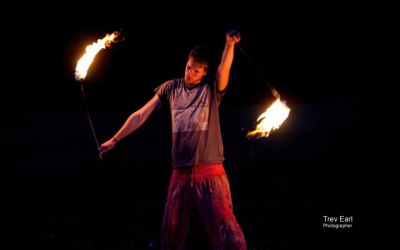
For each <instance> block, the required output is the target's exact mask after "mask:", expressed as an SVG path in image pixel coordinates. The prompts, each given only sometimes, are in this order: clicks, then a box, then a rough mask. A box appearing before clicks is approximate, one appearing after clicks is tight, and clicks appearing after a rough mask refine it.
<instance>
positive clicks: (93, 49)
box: [75, 31, 120, 81]
mask: <svg viewBox="0 0 400 250" xmlns="http://www.w3.org/2000/svg"><path fill="white" fill-rule="evenodd" d="M119 34H120V33H119V32H118V31H115V32H114V33H112V34H111V35H110V34H107V35H106V36H105V37H104V38H103V39H98V40H97V42H96V43H93V44H92V45H89V46H87V47H86V53H85V54H84V55H83V56H82V57H81V59H79V61H78V63H77V65H76V69H75V80H77V81H80V80H83V79H85V77H86V74H87V71H88V69H89V66H90V64H91V63H92V62H93V59H94V57H95V56H96V55H97V53H98V52H99V51H100V50H101V49H105V48H106V47H109V46H110V45H111V42H116V40H115V39H116V38H117V37H118V36H119Z"/></svg>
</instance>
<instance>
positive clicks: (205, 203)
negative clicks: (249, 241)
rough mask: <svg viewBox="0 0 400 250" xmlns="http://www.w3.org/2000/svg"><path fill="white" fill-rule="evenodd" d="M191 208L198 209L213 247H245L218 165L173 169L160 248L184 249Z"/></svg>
mask: <svg viewBox="0 0 400 250" xmlns="http://www.w3.org/2000/svg"><path fill="white" fill-rule="evenodd" d="M193 209H197V210H198V212H199V214H200V217H201V219H202V221H203V222H204V225H205V228H206V230H207V235H208V237H209V239H210V243H211V246H212V247H213V249H214V250H228V249H229V250H231V249H232V250H233V249H235V250H245V249H247V248H246V241H245V238H244V235H243V232H242V229H241V227H240V226H239V224H238V222H237V221H236V218H235V216H234V214H233V209H232V198H231V191H230V187H229V181H228V178H227V175H226V173H225V170H224V167H223V165H222V164H207V165H199V166H195V167H190V168H181V169H180V168H174V169H173V172H172V176H171V179H170V183H169V188H168V194H167V202H166V206H165V211H164V218H163V224H162V230H161V246H162V249H163V250H177V249H179V250H182V249H186V243H187V239H188V234H189V228H190V223H191V215H192V211H193Z"/></svg>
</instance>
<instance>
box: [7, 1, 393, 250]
mask: <svg viewBox="0 0 400 250" xmlns="http://www.w3.org/2000/svg"><path fill="white" fill-rule="evenodd" d="M152 5H154V6H152ZM229 5H230V7H227V9H225V10H224V9H223V8H222V7H218V8H217V7H215V6H213V5H207V4H206V3H205V2H202V3H201V4H200V2H199V5H197V4H193V6H192V5H184V4H183V5H180V6H178V7H176V8H174V6H172V5H170V4H169V3H164V4H162V5H160V4H158V3H147V4H145V6H146V7H139V6H135V3H133V2H132V3H129V4H128V3H126V4H120V3H117V2H109V3H107V5H103V6H98V7H94V8H92V9H91V8H89V7H88V6H81V5H80V4H77V3H76V4H73V3H71V2H69V3H60V4H59V6H56V5H54V6H45V5H44V4H43V5H41V4H38V3H35V5H33V4H32V6H24V8H23V9H22V8H14V9H13V10H12V11H13V13H15V15H13V16H12V18H10V19H9V20H6V21H3V24H5V26H6V30H3V32H4V33H3V36H6V37H7V39H3V40H6V41H5V42H6V45H4V46H3V52H5V55H6V57H5V59H6V60H4V58H3V64H7V66H6V67H5V68H4V66H3V70H4V69H5V72H4V73H3V77H2V79H3V87H2V88H3V90H2V93H3V94H4V98H2V108H3V109H4V111H3V112H2V113H3V115H2V127H3V133H2V134H1V141H2V153H3V160H4V161H3V163H2V164H1V167H0V174H1V182H0V183H1V190H2V192H1V197H2V211H3V212H2V218H1V221H2V224H3V225H4V226H5V227H6V228H7V230H6V234H5V236H6V237H5V238H6V239H7V240H5V241H3V242H2V243H1V244H7V247H5V248H4V249H12V248H15V249H27V247H33V246H35V247H36V246H37V247H39V248H38V249H158V247H159V246H158V240H159V237H160V228H161V220H162V215H163V209H164V203H165V198H166V191H167V185H168V181H169V177H170V172H171V159H170V150H171V148H170V146H171V125H170V117H169V111H168V108H165V107H164V108H163V109H161V110H159V111H157V112H156V113H154V114H153V115H152V116H151V117H150V119H149V120H148V121H147V122H146V123H145V124H144V125H143V126H142V127H141V128H140V129H139V130H137V131H136V132H135V133H133V134H131V135H130V136H129V137H127V138H126V139H124V140H123V141H121V142H120V143H119V144H118V146H117V147H116V148H115V149H114V150H113V151H112V152H110V153H109V154H108V155H107V156H106V158H105V159H104V160H100V159H99V158H98V156H97V153H96V143H95V140H94V137H93V134H92V132H91V129H90V125H89V121H88V117H87V115H86V110H85V109H86V107H87V108H88V110H89V112H90V115H91V118H92V121H93V125H94V128H95V131H96V134H97V137H98V140H99V142H100V143H102V142H103V141H105V140H107V139H109V138H110V137H111V136H112V135H113V134H114V133H115V132H116V131H117V130H118V129H119V128H120V126H121V125H122V124H123V122H124V121H125V119H126V118H127V117H128V116H129V115H130V114H131V113H132V112H133V111H135V110H137V109H138V108H140V107H141V106H142V105H144V104H145V102H146V101H148V100H149V99H150V98H151V97H152V96H153V95H154V92H153V89H154V88H155V87H157V86H158V85H159V84H161V83H163V82H164V81H166V80H169V79H171V78H175V77H181V76H183V73H184V67H185V64H186V59H187V55H188V53H189V51H190V49H191V48H192V47H194V46H195V45H198V44H206V45H208V46H209V47H210V48H211V49H212V50H213V52H214V55H215V61H216V63H217V62H218V60H219V59H220V56H221V53H222V49H223V46H224V42H225V40H224V39H225V32H226V31H228V30H230V29H233V28H235V29H238V30H239V31H240V32H241V35H242V40H241V42H240V44H239V46H240V48H242V50H240V49H238V48H236V51H235V59H234V63H233V66H232V69H231V78H230V83H229V87H228V91H227V93H226V95H225V97H224V99H223V102H222V103H221V106H220V120H221V130H222V134H223V140H224V144H225V158H226V160H225V162H224V165H225V168H226V171H227V173H228V177H229V179H230V183H231V191H232V195H233V205H234V212H235V215H236V217H237V219H238V221H239V223H240V224H241V226H242V228H243V231H244V234H245V236H246V239H247V244H248V247H249V249H357V247H358V246H359V244H360V238H359V236H357V235H359V233H360V232H361V231H362V230H364V229H365V227H367V226H368V225H369V224H370V223H372V220H373V219H372V217H373V216H372V215H370V214H369V215H368V214H367V213H366V211H365V209H364V202H365V201H366V197H368V196H373V194H372V193H373V191H372V190H371V189H372V188H371V187H370V186H369V185H366V184H367V182H369V181H368V178H367V177H365V176H366V175H367V174H368V176H369V174H371V173H372V172H371V170H370V169H369V167H368V166H371V165H373V166H376V168H379V167H380V166H383V165H386V164H388V162H389V158H388V157H387V156H388V155H390V154H394V152H395V151H394V149H393V148H392V147H391V146H390V145H389V138H391V137H392V136H393V134H394V131H395V128H397V127H398V125H399V122H398V120H397V121H391V122H388V123H386V124H385V125H384V127H383V128H382V127H381V125H382V124H381V121H382V120H384V121H385V120H386V121H387V119H389V117H390V116H392V114H393V112H394V110H396V107H398V104H396V103H395V101H394V100H393V99H390V98H385V97H386V96H387V95H390V93H388V94H387V95H385V96H383V95H381V90H382V89H388V88H387V87H388V86H385V84H386V83H384V82H374V83H373V84H367V82H366V78H368V79H371V78H372V77H375V75H374V70H371V68H368V67H364V66H365V65H366V64H368V62H373V60H372V56H373V52H372V51H370V50H369V49H368V48H370V46H371V44H370V40H369V37H370V32H371V27H374V26H373V24H374V22H373V20H371V19H370V18H369V16H368V15H364V14H363V12H362V11H360V9H358V8H355V7H351V6H323V5H320V6H318V5H317V6H315V5H314V6H311V5H310V6H307V5H305V4H302V5H301V6H300V5H293V6H290V5H288V6H274V5H272V4H268V3H266V6H265V7H262V8H261V6H257V4H254V5H251V6H243V5H239V4H233V3H230V4H229ZM326 5H328V4H326ZM115 6H118V7H117V8H116V7H115ZM118 30H120V31H121V32H122V36H123V37H124V40H123V41H122V42H119V43H114V44H112V45H111V46H110V47H109V48H107V49H105V50H101V51H100V52H99V53H98V54H97V56H96V57H95V59H94V62H93V63H92V65H91V67H90V69H89V71H88V75H87V77H86V78H85V80H84V85H85V93H86V98H87V102H83V100H82V95H81V92H80V86H79V84H78V82H76V81H75V79H74V72H75V66H76V63H77V61H78V59H79V58H80V57H81V56H82V55H83V53H84V51H85V47H86V46H87V45H90V44H92V43H93V42H96V41H97V39H101V38H103V37H104V36H105V35H106V34H110V33H112V32H114V31H118ZM366 40H367V41H369V42H365V41H366ZM3 42H4V41H3ZM243 52H244V53H243ZM259 72H261V74H259ZM267 82H268V83H270V84H272V85H273V86H274V87H275V88H276V89H277V91H278V92H279V93H280V95H281V98H282V100H284V101H286V104H287V105H288V106H289V108H291V112H290V115H289V117H288V119H287V120H286V121H285V122H284V124H282V126H281V128H279V129H278V130H275V131H273V132H272V133H271V134H270V136H269V137H267V138H260V139H248V138H246V133H247V132H248V131H249V130H251V129H253V128H254V126H255V124H256V119H257V117H258V116H259V115H260V114H261V113H262V112H264V110H265V109H266V107H267V106H268V105H269V104H270V103H271V102H272V101H273V100H274V97H273V95H272V94H271V92H270V90H269V88H268V87H267V84H266V83H267ZM4 85H5V86H4ZM389 92H390V91H389ZM376 178H379V175H378V174H377V175H376ZM324 216H329V217H336V218H338V217H340V216H344V217H352V218H353V222H352V223H351V224H352V227H351V228H338V229H334V228H325V227H324V226H323V223H324ZM192 230H193V233H192V238H191V240H190V245H191V247H192V248H191V249H208V248H207V247H208V245H207V244H208V243H207V238H206V235H205V232H204V231H203V230H204V228H202V225H201V222H200V221H196V220H195V221H194V223H193V229H192ZM361 240H362V239H361ZM196 246H197V247H196ZM1 248H3V246H1Z"/></svg>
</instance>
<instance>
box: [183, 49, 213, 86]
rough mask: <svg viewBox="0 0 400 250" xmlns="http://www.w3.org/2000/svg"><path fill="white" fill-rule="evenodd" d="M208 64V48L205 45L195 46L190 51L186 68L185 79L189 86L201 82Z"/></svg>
mask: <svg viewBox="0 0 400 250" xmlns="http://www.w3.org/2000/svg"><path fill="white" fill-rule="evenodd" d="M208 64H209V55H208V49H207V47H205V46H196V47H195V48H193V49H192V50H191V51H190V54H189V57H188V60H187V63H186V69H185V81H186V84H188V85H189V86H194V85H196V84H199V83H200V82H201V79H203V76H205V75H207V70H208Z"/></svg>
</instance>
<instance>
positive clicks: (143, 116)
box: [99, 95, 161, 158]
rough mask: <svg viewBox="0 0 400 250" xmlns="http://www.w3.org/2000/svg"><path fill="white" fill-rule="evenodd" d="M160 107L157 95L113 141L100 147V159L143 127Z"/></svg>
mask: <svg viewBox="0 0 400 250" xmlns="http://www.w3.org/2000/svg"><path fill="white" fill-rule="evenodd" d="M159 107H161V100H160V98H159V97H158V96H157V95H155V96H154V97H153V98H152V99H151V100H150V101H148V102H147V103H146V104H145V105H144V106H143V107H142V108H140V109H139V110H137V111H136V112H134V113H133V114H131V115H130V116H129V117H128V119H126V121H125V123H124V125H122V127H121V128H120V129H119V130H118V132H117V133H116V134H115V135H114V136H113V137H112V138H111V139H109V140H108V141H106V142H104V143H103V144H101V145H100V152H99V154H100V158H101V157H102V156H103V154H104V153H106V152H108V151H110V150H111V149H113V148H114V147H115V144H116V143H117V142H118V141H120V140H122V139H123V138H125V137H126V136H128V135H129V134H131V133H132V132H133V131H135V130H136V129H138V128H139V127H140V126H142V124H143V123H144V122H145V121H146V120H147V119H148V118H149V116H150V114H151V113H152V112H153V111H154V110H156V109H158V108H159Z"/></svg>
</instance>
